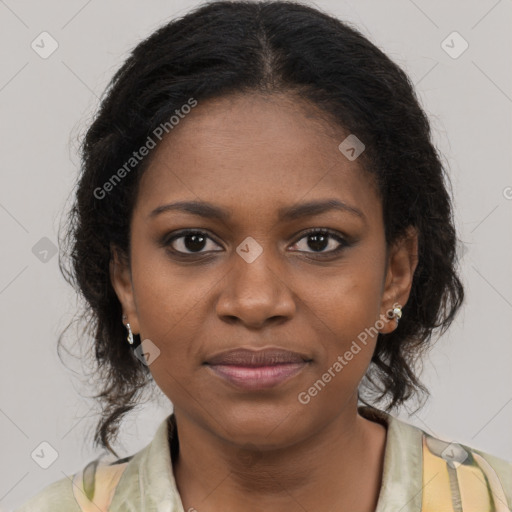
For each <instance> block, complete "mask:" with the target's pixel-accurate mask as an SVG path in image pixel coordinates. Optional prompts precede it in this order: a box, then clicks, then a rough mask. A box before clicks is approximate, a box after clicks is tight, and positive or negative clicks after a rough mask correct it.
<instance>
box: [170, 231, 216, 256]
mask: <svg viewBox="0 0 512 512" xmlns="http://www.w3.org/2000/svg"><path fill="white" fill-rule="evenodd" d="M208 242H212V243H211V244H208ZM165 245H167V246H171V248H172V250H173V251H176V252H178V253H181V254H195V253H202V252H208V251H211V250H215V249H214V246H217V247H218V244H216V243H215V242H214V241H213V240H212V239H211V238H210V237H209V236H208V235H207V234H206V233H204V232H203V231H190V230H189V231H183V232H181V233H179V234H178V235H175V236H173V237H172V238H171V239H170V240H168V242H166V244H165ZM205 248H206V249H207V251H204V249H205Z"/></svg>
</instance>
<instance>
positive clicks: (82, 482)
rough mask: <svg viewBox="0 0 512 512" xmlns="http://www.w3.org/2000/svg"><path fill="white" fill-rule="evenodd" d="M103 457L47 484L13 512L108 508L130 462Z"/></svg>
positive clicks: (69, 511)
mask: <svg viewBox="0 0 512 512" xmlns="http://www.w3.org/2000/svg"><path fill="white" fill-rule="evenodd" d="M132 458H133V456H131V457H126V458H124V459H117V460H112V459H111V458H110V459H109V458H108V457H104V456H100V457H98V458H96V459H94V460H93V461H91V462H89V463H88V464H87V465H86V466H85V467H84V468H83V469H82V470H81V471H79V472H77V473H75V474H73V475H72V476H70V477H66V478H62V479H60V480H57V481H56V482H53V483H52V484H50V485H48V486H47V487H45V488H44V489H43V490H42V491H40V492H39V493H37V494H36V495H35V496H33V497H32V498H30V499H29V500H28V501H27V502H25V503H24V504H23V505H22V506H21V507H20V508H18V509H16V510H15V511H14V512H89V511H91V512H92V511H94V512H97V511H98V510H104V509H105V510H106V507H108V505H109V503H110V500H111V499H112V496H113V494H114V492H115V490H116V488H117V485H118V483H119V480H120V479H121V476H122V474H123V472H124V470H125V469H126V467H127V465H128V463H129V461H130V460H131V459H132Z"/></svg>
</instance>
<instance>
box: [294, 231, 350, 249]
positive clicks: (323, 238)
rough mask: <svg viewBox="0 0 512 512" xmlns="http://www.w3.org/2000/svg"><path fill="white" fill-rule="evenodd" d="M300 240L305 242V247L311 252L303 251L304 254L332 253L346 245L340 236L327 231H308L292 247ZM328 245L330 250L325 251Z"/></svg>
mask: <svg viewBox="0 0 512 512" xmlns="http://www.w3.org/2000/svg"><path fill="white" fill-rule="evenodd" d="M301 240H307V242H306V244H305V245H306V246H307V247H309V248H311V249H312V251H307V250H305V251H304V252H312V253H318V252H322V253H334V252H338V251H339V250H341V249H342V248H343V247H345V246H346V245H347V243H346V241H345V240H344V239H343V238H342V237H341V236H340V235H338V234H337V233H335V232H331V231H330V230H328V229H317V230H312V231H309V232H307V233H305V234H304V235H303V236H302V238H300V239H299V241H297V242H296V243H295V244H294V245H295V246H297V245H298V244H299V242H300V241H301ZM329 245H330V246H331V250H329V251H325V249H326V248H328V247H329ZM299 250H302V249H299Z"/></svg>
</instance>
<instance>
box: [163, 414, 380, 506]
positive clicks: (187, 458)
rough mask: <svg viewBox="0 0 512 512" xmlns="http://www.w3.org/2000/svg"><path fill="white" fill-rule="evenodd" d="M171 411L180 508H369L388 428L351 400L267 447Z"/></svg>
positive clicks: (376, 489) (373, 499)
mask: <svg viewBox="0 0 512 512" xmlns="http://www.w3.org/2000/svg"><path fill="white" fill-rule="evenodd" d="M175 416H176V421H177V425H178V427H179V443H180V451H179V456H178V459H177V460H176V461H173V466H174V475H175V479H176V483H177V486H178V490H179V493H180V496H181V499H182V502H183V506H184V509H185V510H190V509H192V510H194V509H196V510H198V511H199V512H214V511H218V510H223V511H224V510H228V511H230V510H236V509H243V510H244V511H247V512H251V511H252V510H262V508H265V510H267V511H268V512H273V511H274V510H275V511H277V510H283V508H284V507H286V509H287V510H288V511H290V510H292V511H295V510H297V511H301V512H302V511H303V510H304V509H306V510H314V509H317V510H318V509H320V508H326V509H329V508H332V507H333V506H337V507H339V508H342V507H350V510H352V511H353V512H358V511H371V510H375V506H376V503H377V499H378V494H379V490H380V482H381V474H382V463H383V456H384V447H385V435H386V430H385V427H383V426H382V425H379V424H376V423H373V422H371V421H368V420H366V419H364V418H362V417H361V416H359V415H358V414H357V404H351V406H348V405H347V407H345V409H344V410H343V411H341V412H340V414H338V415H337V416H336V417H334V418H333V420H332V421H331V422H330V423H328V424H325V425H322V427H321V428H319V429H317V430H316V431H314V432H312V433H311V435H310V436H309V437H307V438H306V439H302V440H301V441H299V442H295V443H293V444H291V445H289V446H283V447H279V448H272V449H258V447H247V446H246V447H244V448H241V447H239V446H236V445H233V444H231V443H229V442H228V441H226V440H225V439H222V438H220V437H219V436H217V435H215V434H214V433H212V432H211V431H210V430H207V429H205V428H203V427H202V426H200V425H199V424H197V423H196V422H194V421H192V419H191V418H190V417H188V416H187V415H185V414H183V413H182V411H179V410H178V411H177V410H175ZM248 496H250V497H251V499H250V501H248V499H247V498H248ZM320 504H322V507H320Z"/></svg>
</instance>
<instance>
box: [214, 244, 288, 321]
mask: <svg viewBox="0 0 512 512" xmlns="http://www.w3.org/2000/svg"><path fill="white" fill-rule="evenodd" d="M234 260H235V261H234V262H233V267H232V268H231V269H230V271H229V272H228V273H227V275H226V276H225V278H224V279H223V280H222V282H223V284H224V286H223V288H222V291H221V293H220V296H219V298H218V301H217V304H216V312H217V315H218V316H219V318H221V319H222V320H224V321H226V322H230V323H233V322H241V323H242V324H244V325H245V326H247V327H250V328H253V329H257V328H261V327H263V326H264V325H265V324H267V323H269V322H279V323H280V322H284V321H286V320H289V319H290V318H292V317H293V315H294V314H295V311H296V303H295V300H294V295H295V294H294V292H293V291H292V290H291V288H290V286H289V285H288V284H287V282H286V274H285V272H283V271H282V269H280V268H279V265H277V264H276V261H275V259H274V260H273V261H271V258H269V257H267V255H266V251H263V253H262V254H260V256H258V258H257V259H256V260H254V261H252V262H251V263H248V262H247V261H245V260H244V259H243V258H241V257H240V256H238V254H237V255H234Z"/></svg>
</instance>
